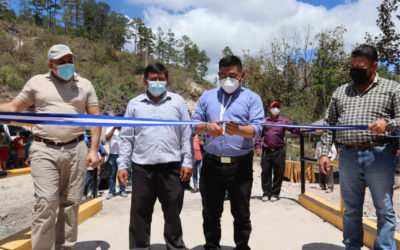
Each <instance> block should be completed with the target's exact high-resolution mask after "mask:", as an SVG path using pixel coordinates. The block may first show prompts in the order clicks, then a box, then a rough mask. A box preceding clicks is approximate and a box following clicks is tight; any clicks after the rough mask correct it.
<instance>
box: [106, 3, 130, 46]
mask: <svg viewBox="0 0 400 250" xmlns="http://www.w3.org/2000/svg"><path fill="white" fill-rule="evenodd" d="M128 24H129V19H128V18H126V17H125V15H122V14H118V13H116V12H115V11H111V13H110V15H108V19H107V31H106V33H105V34H106V36H107V39H108V40H109V42H110V43H111V44H112V46H113V48H114V49H116V50H121V49H122V48H123V47H124V44H125V42H126V40H127V38H128V33H127V29H128Z"/></svg>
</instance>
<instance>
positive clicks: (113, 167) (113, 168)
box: [108, 154, 125, 194]
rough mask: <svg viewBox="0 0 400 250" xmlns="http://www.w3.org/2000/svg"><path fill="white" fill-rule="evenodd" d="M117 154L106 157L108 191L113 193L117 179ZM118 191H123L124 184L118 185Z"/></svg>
mask: <svg viewBox="0 0 400 250" xmlns="http://www.w3.org/2000/svg"><path fill="white" fill-rule="evenodd" d="M117 159H118V155H117V154H110V158H109V159H108V161H109V163H110V188H109V193H111V194H115V186H116V185H115V184H116V181H117V173H118V165H117ZM119 192H120V193H121V192H125V186H124V185H121V184H120V185H119Z"/></svg>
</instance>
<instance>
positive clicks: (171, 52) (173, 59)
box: [166, 29, 178, 64]
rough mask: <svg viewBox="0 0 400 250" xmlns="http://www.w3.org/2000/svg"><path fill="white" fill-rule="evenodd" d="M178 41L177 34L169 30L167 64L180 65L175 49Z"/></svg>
mask: <svg viewBox="0 0 400 250" xmlns="http://www.w3.org/2000/svg"><path fill="white" fill-rule="evenodd" d="M177 43H178V41H177V40H176V39H175V33H174V32H173V31H172V30H171V29H168V32H167V38H166V57H167V58H166V60H167V63H175V64H177V63H178V50H176V49H175V47H176V45H177Z"/></svg>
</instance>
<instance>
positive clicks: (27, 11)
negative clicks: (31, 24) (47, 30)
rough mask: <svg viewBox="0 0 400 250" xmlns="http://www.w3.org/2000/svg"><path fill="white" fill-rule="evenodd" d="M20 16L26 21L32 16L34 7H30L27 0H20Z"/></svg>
mask: <svg viewBox="0 0 400 250" xmlns="http://www.w3.org/2000/svg"><path fill="white" fill-rule="evenodd" d="M18 18H19V19H20V20H24V21H28V20H29V19H31V18H32V9H31V8H30V6H29V3H28V1H27V0H20V1H19V11H18Z"/></svg>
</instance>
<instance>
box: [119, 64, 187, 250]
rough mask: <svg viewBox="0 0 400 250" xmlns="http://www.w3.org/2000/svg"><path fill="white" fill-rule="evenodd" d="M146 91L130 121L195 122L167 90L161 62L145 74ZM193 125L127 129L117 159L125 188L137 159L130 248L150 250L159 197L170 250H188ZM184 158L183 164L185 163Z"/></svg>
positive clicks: (133, 104) (130, 110)
mask: <svg viewBox="0 0 400 250" xmlns="http://www.w3.org/2000/svg"><path fill="white" fill-rule="evenodd" d="M143 83H144V85H145V86H146V92H145V93H144V94H141V95H138V96H137V97H135V98H133V99H132V100H130V101H129V103H128V106H127V108H126V112H125V117H136V118H148V119H162V120H181V121H188V120H190V117H189V113H188V109H187V107H186V104H185V100H184V99H183V98H182V97H181V96H179V95H178V94H175V93H172V92H169V91H167V84H168V70H167V68H166V67H165V66H164V65H163V64H161V63H152V64H149V65H148V66H147V67H146V69H145V71H144V78H143ZM190 137H191V131H190V126H187V125H181V126H146V127H123V128H122V129H121V144H120V149H119V157H118V160H117V162H118V169H119V172H118V180H119V182H120V183H121V184H123V185H126V184H127V183H128V182H127V178H128V167H129V161H130V159H132V162H133V164H132V193H133V195H132V198H131V199H132V202H131V215H130V224H129V248H130V249H149V248H150V226H151V217H152V214H153V210H154V204H155V202H156V200H157V198H158V200H159V201H160V203H161V206H162V210H163V213H164V219H165V222H164V223H165V225H164V239H165V242H166V245H167V249H169V250H172V249H186V247H185V244H184V242H183V236H182V225H181V220H180V216H179V215H180V213H181V211H182V205H183V195H184V190H183V187H182V184H181V182H184V181H188V180H190V177H191V174H192V169H191V168H192V154H191V152H190ZM182 158H183V163H181V161H182Z"/></svg>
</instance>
